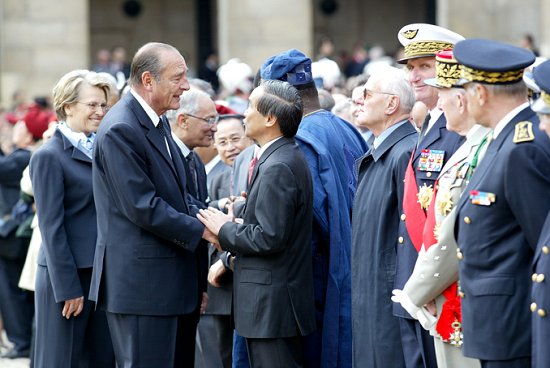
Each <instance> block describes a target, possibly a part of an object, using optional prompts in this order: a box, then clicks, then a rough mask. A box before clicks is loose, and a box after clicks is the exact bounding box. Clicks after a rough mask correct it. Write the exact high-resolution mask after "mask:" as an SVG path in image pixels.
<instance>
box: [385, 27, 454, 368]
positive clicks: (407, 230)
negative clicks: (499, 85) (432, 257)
mask: <svg viewBox="0 0 550 368" xmlns="http://www.w3.org/2000/svg"><path fill="white" fill-rule="evenodd" d="M398 38H399V42H400V43H401V44H402V45H403V46H404V48H405V57H404V58H403V59H401V60H399V61H398V62H399V63H400V64H405V65H406V70H407V72H408V79H409V82H410V83H411V85H412V87H413V90H414V94H415V97H416V100H417V101H421V102H423V103H424V104H425V105H426V107H427V108H428V110H429V112H428V115H427V117H426V119H425V120H424V123H423V125H422V128H421V129H420V135H419V139H418V143H417V145H416V148H415V150H414V151H413V154H412V157H411V159H410V162H409V165H408V167H407V172H406V174H405V176H404V177H403V179H405V187H404V195H403V201H402V203H399V204H398V205H399V206H400V212H401V217H400V218H401V221H400V224H399V234H398V237H397V238H396V239H395V242H396V245H395V246H396V252H397V263H396V276H395V285H394V288H395V289H399V290H402V289H403V286H404V285H405V283H406V282H407V280H408V279H409V277H410V276H411V274H412V271H413V269H414V265H415V263H416V260H417V258H418V252H419V251H420V249H421V248H422V231H423V229H424V223H425V221H426V211H427V210H428V206H429V203H430V202H431V196H432V195H433V191H434V186H435V180H436V179H437V177H438V175H439V173H440V172H441V170H442V169H443V166H444V165H445V163H446V161H447V160H448V159H449V157H451V156H452V155H453V153H454V152H455V151H456V150H457V149H458V147H460V145H461V144H462V142H463V139H462V137H461V136H459V135H458V134H456V133H454V132H450V131H448V130H447V129H446V127H445V125H446V119H445V115H443V112H442V111H441V110H439V109H438V108H437V100H438V92H437V89H436V88H434V87H432V86H429V85H427V84H426V83H424V80H425V79H428V78H434V77H435V75H436V72H435V54H436V53H437V52H438V51H440V50H443V49H451V48H452V47H453V45H454V44H455V43H456V42H458V41H460V40H463V39H464V37H462V36H461V35H459V34H457V33H455V32H452V31H450V30H448V29H445V28H442V27H438V26H435V25H432V24H424V23H417V24H409V25H406V26H404V27H403V28H401V30H400V31H399V33H398ZM401 206H402V207H401ZM390 302H391V301H390ZM429 307H431V306H429ZM431 311H432V312H433V313H435V308H432V309H431ZM393 313H394V315H396V316H398V317H400V318H399V321H400V323H399V326H400V330H401V335H402V343H403V353H404V355H405V358H406V365H407V367H411V368H413V367H414V368H419V367H427V368H430V367H436V366H437V363H436V358H435V351H434V344H433V338H432V336H431V335H430V334H429V332H428V331H427V330H425V329H424V328H423V327H422V326H421V325H420V323H419V322H418V321H417V320H415V319H414V318H413V317H412V316H411V315H410V314H409V313H408V312H407V311H406V310H405V309H403V308H402V307H401V305H400V304H397V303H395V304H394V305H393Z"/></svg>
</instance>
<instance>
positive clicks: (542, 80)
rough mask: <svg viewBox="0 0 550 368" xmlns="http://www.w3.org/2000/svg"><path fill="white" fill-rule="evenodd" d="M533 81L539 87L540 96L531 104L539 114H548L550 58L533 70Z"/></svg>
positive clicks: (549, 102) (549, 107)
mask: <svg viewBox="0 0 550 368" xmlns="http://www.w3.org/2000/svg"><path fill="white" fill-rule="evenodd" d="M533 77H534V79H535V83H536V84H537V86H538V87H539V89H540V98H539V99H538V100H537V101H535V103H534V104H533V105H532V106H531V108H532V109H533V111H535V112H537V113H539V114H550V60H547V61H545V62H544V63H542V64H540V65H539V66H537V67H536V68H535V69H534V70H533Z"/></svg>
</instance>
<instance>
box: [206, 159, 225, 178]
mask: <svg viewBox="0 0 550 368" xmlns="http://www.w3.org/2000/svg"><path fill="white" fill-rule="evenodd" d="M220 160H221V158H220V155H216V156H214V158H213V159H212V160H210V162H209V163H207V164H205V165H204V171H206V175H208V173H209V172H210V171H212V169H213V168H214V166H216V165H217V164H218V162H220Z"/></svg>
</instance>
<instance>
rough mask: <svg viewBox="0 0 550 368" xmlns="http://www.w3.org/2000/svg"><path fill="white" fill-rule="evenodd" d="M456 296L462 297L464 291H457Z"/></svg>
mask: <svg viewBox="0 0 550 368" xmlns="http://www.w3.org/2000/svg"><path fill="white" fill-rule="evenodd" d="M458 296H459V297H461V298H462V299H464V296H465V295H464V292H463V291H459V292H458Z"/></svg>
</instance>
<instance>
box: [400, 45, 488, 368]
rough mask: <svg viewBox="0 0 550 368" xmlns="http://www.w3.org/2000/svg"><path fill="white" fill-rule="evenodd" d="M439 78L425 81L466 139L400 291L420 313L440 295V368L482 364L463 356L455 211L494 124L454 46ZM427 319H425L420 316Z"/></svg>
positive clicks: (438, 191) (440, 61) (449, 166)
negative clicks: (474, 95) (480, 108)
mask: <svg viewBox="0 0 550 368" xmlns="http://www.w3.org/2000/svg"><path fill="white" fill-rule="evenodd" d="M435 60H436V77H435V78H430V79H426V80H425V81H424V83H426V84H428V85H431V86H433V87H436V88H439V102H438V107H439V108H440V109H441V110H442V111H443V113H444V114H445V117H446V119H447V129H449V130H450V131H454V132H456V133H458V134H460V135H462V136H465V137H466V138H467V139H466V142H464V144H463V145H462V146H460V148H459V149H458V150H457V151H456V152H455V153H454V155H452V156H451V157H450V158H449V160H448V161H447V163H446V164H445V166H444V167H443V169H442V170H441V172H440V173H439V176H438V179H437V184H436V185H435V189H434V192H435V193H434V194H435V195H434V196H433V197H432V203H431V204H430V206H429V208H428V214H427V218H426V224H425V225H424V233H423V244H422V249H421V251H420V254H419V256H418V260H417V261H416V265H415V267H414V270H413V273H412V275H411V277H410V278H409V280H408V281H407V283H406V284H405V287H404V288H403V291H401V290H394V294H396V295H397V297H394V299H396V300H399V301H400V302H401V305H402V306H403V307H404V308H405V310H407V312H409V314H411V315H412V316H417V314H418V313H419V312H423V313H425V311H423V310H422V311H421V310H420V309H421V308H423V306H424V305H426V304H428V303H429V302H431V301H432V300H434V298H435V306H436V307H437V319H438V321H437V324H436V325H435V326H434V327H435V328H434V330H435V331H432V333H433V334H434V336H435V337H434V345H435V352H436V358H437V366H438V367H439V368H451V367H453V368H454V367H456V368H466V367H480V363H479V361H478V360H476V359H471V358H466V357H464V355H462V351H461V347H462V339H461V338H460V337H461V334H462V332H461V328H460V325H461V318H460V298H459V297H458V295H457V283H456V282H457V280H458V261H457V259H456V248H457V247H456V240H455V238H454V224H455V220H456V212H455V211H453V208H454V206H455V204H456V203H457V202H458V199H459V198H460V195H461V194H462V190H463V189H464V188H465V187H466V184H467V182H468V179H469V177H470V176H471V174H472V173H473V171H474V170H475V167H476V166H477V164H478V163H479V162H480V161H481V158H482V156H483V154H484V152H485V149H486V147H487V136H488V133H489V131H490V129H489V128H486V127H482V126H480V125H477V124H476V123H475V120H474V119H472V118H471V117H470V116H469V114H468V108H467V106H466V96H465V91H464V89H463V88H462V87H460V86H457V84H456V83H457V82H458V80H459V79H460V68H459V65H458V63H457V62H456V60H455V59H454V57H453V52H452V51H451V50H445V51H440V52H438V53H437V54H436V58H435ZM420 318H422V317H420Z"/></svg>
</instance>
